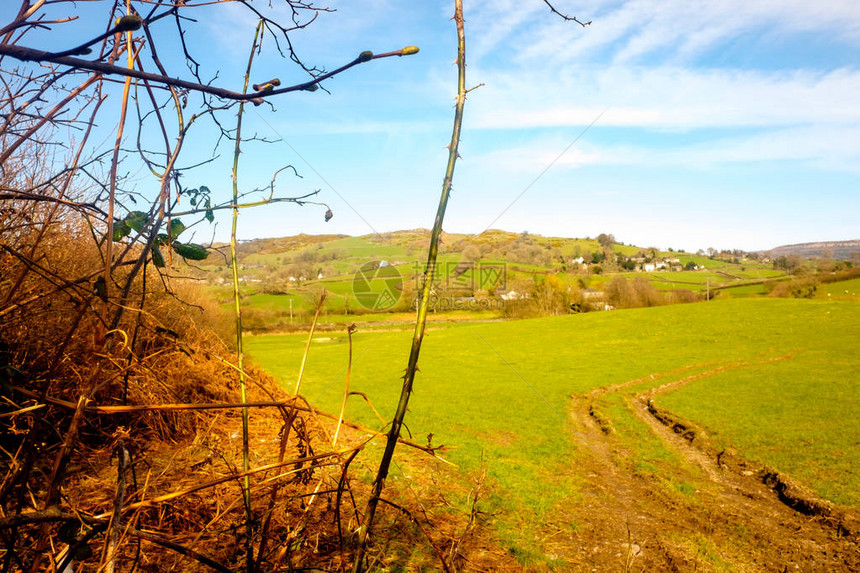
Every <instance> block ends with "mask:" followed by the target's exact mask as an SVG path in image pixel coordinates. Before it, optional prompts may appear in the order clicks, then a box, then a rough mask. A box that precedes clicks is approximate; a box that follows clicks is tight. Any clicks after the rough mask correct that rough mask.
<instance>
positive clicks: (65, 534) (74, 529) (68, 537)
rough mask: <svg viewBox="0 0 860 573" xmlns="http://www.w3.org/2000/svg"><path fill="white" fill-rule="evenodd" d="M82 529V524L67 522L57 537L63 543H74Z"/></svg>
mask: <svg viewBox="0 0 860 573" xmlns="http://www.w3.org/2000/svg"><path fill="white" fill-rule="evenodd" d="M80 529H81V526H80V524H78V523H77V522H74V521H67V522H66V523H64V524H63V525H62V526H60V530H59V531H58V532H57V536H58V537H59V538H60V541H62V542H63V543H74V542H75V541H77V539H78V531H79V530H80Z"/></svg>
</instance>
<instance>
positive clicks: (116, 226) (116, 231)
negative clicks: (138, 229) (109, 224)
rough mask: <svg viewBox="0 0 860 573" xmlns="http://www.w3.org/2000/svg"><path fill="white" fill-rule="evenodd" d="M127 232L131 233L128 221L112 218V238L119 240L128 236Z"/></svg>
mask: <svg viewBox="0 0 860 573" xmlns="http://www.w3.org/2000/svg"><path fill="white" fill-rule="evenodd" d="M129 233H131V227H129V226H128V223H126V222H125V221H118V220H114V222H113V240H114V242H116V241H121V240H122V239H124V238H125V237H128V235H129Z"/></svg>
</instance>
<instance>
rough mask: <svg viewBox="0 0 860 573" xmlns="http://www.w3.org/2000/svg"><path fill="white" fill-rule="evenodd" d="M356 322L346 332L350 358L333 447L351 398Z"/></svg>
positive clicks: (332, 442)
mask: <svg viewBox="0 0 860 573" xmlns="http://www.w3.org/2000/svg"><path fill="white" fill-rule="evenodd" d="M355 330H356V328H355V323H352V324H350V325H349V326H348V327H347V329H346V333H347V335H348V336H349V360H348V361H347V363H346V383H345V384H344V386H343V403H341V405H340V415H339V416H338V418H337V427H336V428H335V430H334V438H332V441H331V445H332V447H334V446H336V445H337V436H338V434H340V425H341V424H342V423H343V415H344V414H345V413H346V400H347V398H349V379H350V377H351V375H352V333H353V332H355Z"/></svg>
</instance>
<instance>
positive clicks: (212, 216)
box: [206, 209, 215, 223]
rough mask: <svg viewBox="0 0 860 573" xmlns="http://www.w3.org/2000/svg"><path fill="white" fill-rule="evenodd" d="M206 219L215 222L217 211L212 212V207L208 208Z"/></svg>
mask: <svg viewBox="0 0 860 573" xmlns="http://www.w3.org/2000/svg"><path fill="white" fill-rule="evenodd" d="M206 220H207V221H209V222H210V223H214V222H215V213H213V212H212V209H208V210H207V211H206Z"/></svg>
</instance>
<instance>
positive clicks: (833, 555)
mask: <svg viewBox="0 0 860 573" xmlns="http://www.w3.org/2000/svg"><path fill="white" fill-rule="evenodd" d="M739 366H743V364H735V365H722V366H716V365H698V366H697V367H691V368H690V369H689V370H693V369H694V368H697V369H698V372H697V373H693V374H691V375H689V376H687V377H685V378H681V379H680V380H677V381H675V382H672V383H670V384H667V385H665V386H664V387H663V388H658V389H656V390H653V389H651V390H645V391H640V392H638V393H637V392H636V391H634V390H635V389H636V387H637V386H639V385H642V384H643V383H650V381H651V380H657V379H659V378H661V377H663V376H667V377H668V376H669V375H672V376H677V375H679V374H682V373H683V371H676V372H671V373H664V374H655V375H653V376H651V377H649V378H648V379H640V380H631V381H628V382H626V383H624V384H619V385H616V386H613V387H609V388H604V389H600V390H597V391H595V392H592V393H591V394H590V395H587V396H576V397H572V399H573V404H572V408H571V415H572V417H573V421H574V427H575V439H576V441H577V443H578V445H579V446H580V450H581V452H582V454H581V455H580V456H579V458H578V459H577V460H576V463H577V464H578V465H579V466H580V467H581V470H580V471H581V473H582V475H584V476H587V478H586V484H585V487H584V488H583V492H584V493H583V498H582V500H581V501H580V502H579V503H577V504H576V505H574V506H573V507H571V508H570V511H571V517H570V519H571V521H572V522H574V523H577V524H581V525H580V526H579V527H578V529H577V530H576V531H575V533H574V534H572V535H570V536H569V537H568V536H565V539H556V540H554V541H553V542H552V547H550V549H551V551H553V552H554V553H557V554H558V555H559V556H562V557H563V558H564V559H565V561H566V562H567V563H569V564H570V569H571V570H575V571H860V543H858V533H860V532H858V531H857V529H856V527H855V526H854V524H856V523H857V519H856V518H857V514H856V513H847V514H846V513H845V512H843V511H842V510H839V509H838V508H831V507H830V506H827V504H826V502H824V510H825V512H827V511H829V512H830V515H827V516H821V515H818V516H814V515H805V514H803V513H800V512H799V511H797V510H796V509H792V508H791V507H789V505H787V504H786V502H785V500H782V501H781V499H780V497H781V496H780V495H778V493H777V491H776V490H775V489H774V488H773V487H769V486H767V485H765V484H764V483H763V480H762V475H763V473H764V472H763V471H762V469H761V468H756V467H754V466H753V465H752V464H750V463H748V462H745V461H744V460H742V459H740V458H738V457H737V456H734V455H732V454H727V455H717V454H716V453H715V452H713V451H712V452H708V448H707V444H706V441H705V440H702V439H701V438H699V439H694V440H692V443H691V438H692V437H693V432H691V431H688V428H686V427H682V426H681V425H677V426H676V427H675V429H674V430H673V428H672V427H671V426H673V424H672V423H671V422H670V426H667V425H665V424H664V423H663V422H661V421H659V420H658V418H657V417H656V416H655V413H654V412H652V411H649V408H648V400H649V398H650V396H651V395H652V394H653V392H655V391H656V392H660V391H661V390H667V389H671V388H673V387H677V386H678V385H680V384H683V383H686V382H689V381H690V380H693V379H697V378H701V377H703V376H709V375H711V374H714V373H717V372H720V371H723V370H725V369H726V368H732V367H739ZM651 386H652V388H653V384H652V385H651ZM613 394H614V395H616V396H614V398H615V399H616V400H617V399H618V398H619V397H620V398H621V399H622V400H623V404H624V405H625V407H626V408H627V409H628V411H629V412H632V414H633V416H634V419H635V421H636V423H639V424H644V425H645V427H647V429H648V432H649V433H650V434H651V435H652V436H657V437H658V438H659V440H660V442H662V446H663V447H664V448H665V449H666V450H668V451H669V452H670V453H672V454H674V456H673V458H675V459H680V463H673V464H670V465H669V466H668V467H670V468H671V471H670V472H669V474H670V475H666V472H665V468H666V467H667V466H661V468H660V469H661V471H660V472H659V473H657V474H650V473H648V472H641V471H637V469H636V468H635V466H634V465H633V464H631V462H630V458H629V456H630V453H631V452H630V440H629V436H628V440H627V442H626V443H625V440H624V439H623V438H624V437H625V436H624V435H623V432H624V430H616V429H615V428H614V427H613V426H612V420H611V419H610V418H609V417H607V416H605V415H604V414H603V413H601V411H600V410H599V407H598V406H596V401H597V400H598V399H599V398H607V397H613V396H612V395H613ZM657 414H658V415H660V414H661V413H660V412H659V411H658V412H657ZM666 421H667V420H666V419H665V416H664V422H666ZM677 432H680V433H677ZM685 432H686V435H687V437H686V438H685V437H683V436H682V434H684V433H685ZM701 442H705V444H704V446H698V445H694V444H697V443H701ZM771 477H772V476H771ZM771 481H773V480H772V479H771ZM673 483H674V484H678V483H683V484H685V487H686V489H685V490H683V493H682V492H679V491H678V490H677V489H673V487H672V485H671V484H673ZM792 487H793V486H790V487H789V489H791V488H792ZM782 497H783V498H785V497H786V496H782ZM789 498H790V499H791V500H793V501H794V503H797V499H796V498H791V496H789ZM812 506H813V507H819V509H820V507H821V506H820V505H819V506H815V501H814V500H813V502H812ZM795 507H799V508H800V509H802V510H804V511H808V510H809V508H810V506H809V505H803V504H802V503H801V504H800V505H795ZM831 509H832V510H833V511H830V510H831ZM846 528H847V529H848V531H847V532H846Z"/></svg>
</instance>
